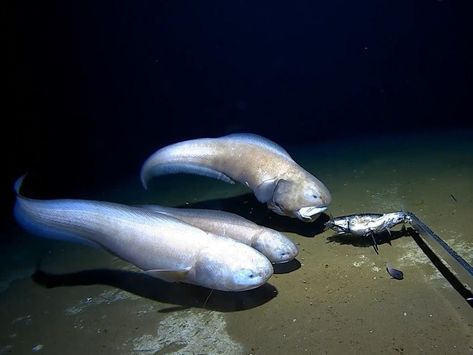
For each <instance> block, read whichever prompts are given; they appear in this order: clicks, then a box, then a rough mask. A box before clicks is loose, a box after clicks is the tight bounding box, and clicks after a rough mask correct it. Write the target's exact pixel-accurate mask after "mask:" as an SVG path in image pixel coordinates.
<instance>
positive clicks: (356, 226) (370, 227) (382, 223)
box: [325, 211, 410, 253]
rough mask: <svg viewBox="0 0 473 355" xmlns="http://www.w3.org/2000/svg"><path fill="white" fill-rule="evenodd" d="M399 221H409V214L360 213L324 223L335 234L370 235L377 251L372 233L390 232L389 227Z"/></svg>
mask: <svg viewBox="0 0 473 355" xmlns="http://www.w3.org/2000/svg"><path fill="white" fill-rule="evenodd" d="M400 223H410V216H409V214H408V213H407V212H402V211H400V212H392V213H384V214H381V213H360V214H352V215H348V216H340V217H335V218H332V219H330V220H329V221H328V222H327V223H325V227H326V228H330V229H332V230H333V231H335V232H336V233H337V234H351V235H355V236H361V237H367V236H370V237H371V239H372V240H373V247H374V250H375V251H376V253H378V244H377V243H376V239H375V238H374V235H375V234H378V233H381V232H385V231H387V232H388V233H390V231H389V229H390V228H392V227H394V226H395V225H398V224H400Z"/></svg>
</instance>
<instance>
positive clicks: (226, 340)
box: [0, 133, 473, 354]
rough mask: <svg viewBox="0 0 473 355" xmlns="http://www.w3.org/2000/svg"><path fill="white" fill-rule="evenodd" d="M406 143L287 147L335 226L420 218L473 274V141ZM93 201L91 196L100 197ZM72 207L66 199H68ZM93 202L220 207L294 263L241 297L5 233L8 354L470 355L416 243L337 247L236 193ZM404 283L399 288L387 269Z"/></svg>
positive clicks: (154, 187) (170, 183)
mask: <svg viewBox="0 0 473 355" xmlns="http://www.w3.org/2000/svg"><path fill="white" fill-rule="evenodd" d="M471 138H472V135H471V134H467V133H451V134H449V135H442V136H440V135H427V134H426V135H414V134H413V135H403V136H386V137H381V138H376V139H375V138H370V139H369V140H368V139H359V140H351V141H343V142H333V143H327V144H323V145H321V144H314V145H306V146H299V147H295V148H292V149H291V148H290V147H288V150H289V152H290V153H291V155H292V156H293V157H294V159H295V160H296V161H298V162H299V163H300V165H302V166H303V167H305V168H306V169H307V170H309V171H311V172H312V173H314V174H315V175H316V176H317V177H319V178H320V179H321V180H322V181H324V182H325V183H326V184H327V186H328V187H329V188H330V190H331V191H332V194H333V204H332V205H331V207H330V211H329V212H330V213H331V214H332V215H335V216H337V215H344V214H352V213H361V212H391V211H397V210H401V209H403V210H408V211H412V212H414V213H415V214H416V215H417V216H418V217H419V218H421V219H422V221H424V222H425V223H426V224H427V225H428V226H429V227H430V228H431V229H432V230H433V231H435V232H436V233H437V234H438V235H440V236H441V237H442V238H443V239H444V240H445V241H446V242H447V243H449V245H450V246H451V247H452V248H453V249H454V250H456V251H457V252H458V253H459V254H460V255H461V256H462V257H463V258H465V259H466V260H467V261H468V262H470V263H472V262H473V234H472V226H473V224H472V220H471V216H473V140H472V139H471ZM91 195H93V193H91ZM67 197H68V196H57V198H67ZM95 198H96V199H101V200H111V201H117V202H122V203H130V204H135V203H158V204H163V205H169V206H187V207H195V208H197V207H205V208H218V209H222V210H228V211H231V212H236V213H239V214H241V215H243V216H244V217H247V218H249V219H252V220H253V221H255V222H257V223H260V224H264V225H267V226H269V227H273V228H275V229H278V230H282V231H284V232H286V233H287V235H288V236H289V237H290V238H291V239H292V240H294V241H295V242H296V243H297V244H298V246H299V248H300V253H299V256H298V258H297V261H294V262H292V263H289V264H287V265H281V266H277V267H276V268H275V269H276V274H275V275H273V277H272V278H271V279H270V280H269V284H267V285H265V286H263V287H262V288H260V289H256V290H252V291H248V292H243V293H225V292H217V291H213V292H210V291H209V290H207V289H204V288H200V287H195V286H190V285H180V284H168V283H166V282H163V281H160V280H155V279H151V278H149V277H147V276H145V275H143V274H141V273H140V272H139V270H137V269H136V268H134V267H132V266H131V265H129V264H127V263H126V262H124V261H121V260H120V259H118V258H116V257H114V256H112V255H110V254H108V253H106V252H103V251H100V250H95V249H91V248H87V247H83V246H79V245H72V244H67V243H61V242H55V241H49V240H43V239H38V238H35V237H32V236H29V235H28V234H27V233H26V232H23V231H22V230H20V229H19V228H12V229H11V230H9V231H7V232H4V233H6V234H7V235H4V238H2V239H3V240H4V243H3V244H2V248H1V251H0V257H1V258H0V267H1V269H0V291H1V292H0V324H1V329H2V332H0V354H8V353H12V354H25V353H31V352H38V353H45V354H64V353H67V354H83V353H101V354H135V353H136V354H155V353H159V354H165V353H176V354H191V353H196V354H197V353H198V354H249V353H251V354H275V353H317V354H320V353H329V354H338V353H347V352H350V353H373V354H379V353H387V354H389V353H392V354H398V353H415V354H419V353H428V354H445V353H458V354H465V353H472V352H473V339H472V337H473V310H472V308H471V307H470V306H469V305H468V304H467V303H466V302H465V300H464V299H463V298H462V297H461V296H460V295H459V294H458V293H457V292H456V291H455V290H454V289H453V288H452V287H451V286H450V284H449V283H448V282H447V280H446V279H445V278H444V277H443V276H442V274H440V273H439V272H438V270H437V269H436V268H435V267H434V266H433V265H432V263H431V261H430V260H429V258H428V257H427V256H426V255H425V254H424V253H423V251H422V250H421V249H420V248H419V247H418V245H417V244H416V242H415V241H414V240H413V239H412V237H410V236H409V235H403V233H401V232H400V229H401V226H399V227H397V228H395V231H397V232H395V233H393V236H392V238H388V237H386V236H383V237H380V239H379V243H380V244H379V254H376V253H375V251H374V250H373V248H372V246H371V241H370V240H363V239H360V238H358V239H357V238H350V237H343V238H340V237H334V236H333V233H332V232H331V231H323V230H322V222H323V218H326V217H322V219H321V220H320V221H318V222H315V223H313V224H306V223H303V222H300V221H296V220H292V219H288V218H284V217H280V216H277V215H275V214H272V213H271V212H268V211H267V210H266V207H265V206H264V205H262V204H259V203H258V202H257V201H256V200H255V198H254V197H253V196H252V195H251V194H250V193H249V191H248V190H246V189H245V188H243V187H242V186H238V185H227V184H224V183H223V182H219V181H214V180H211V179H207V178H203V177H196V176H173V177H162V178H159V179H155V180H153V183H152V184H151V186H150V189H149V191H144V190H143V189H142V188H141V187H140V186H139V179H138V177H136V178H133V179H130V180H124V181H118V182H117V183H115V184H114V185H113V186H109V187H107V189H101V191H100V193H97V194H96V197H95ZM387 261H389V262H390V263H391V264H392V265H393V266H394V267H396V268H398V269H400V270H402V271H403V272H404V279H403V280H394V279H391V277H390V276H389V275H388V273H387V272H386V262H387Z"/></svg>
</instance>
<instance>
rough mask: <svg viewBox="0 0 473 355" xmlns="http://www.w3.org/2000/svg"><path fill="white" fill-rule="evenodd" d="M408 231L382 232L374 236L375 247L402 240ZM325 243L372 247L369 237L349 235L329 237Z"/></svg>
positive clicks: (407, 234)
mask: <svg viewBox="0 0 473 355" xmlns="http://www.w3.org/2000/svg"><path fill="white" fill-rule="evenodd" d="M409 235H410V234H409V231H408V230H407V229H404V228H403V229H401V230H399V231H391V234H389V233H388V232H383V233H379V234H375V236H374V237H375V239H376V243H377V245H378V246H379V245H382V244H391V241H392V240H395V239H398V238H402V237H405V236H409ZM327 243H338V244H350V245H353V246H355V247H361V248H366V247H372V246H373V240H372V239H371V237H370V236H367V237H363V236H356V235H351V234H335V235H332V236H330V237H327Z"/></svg>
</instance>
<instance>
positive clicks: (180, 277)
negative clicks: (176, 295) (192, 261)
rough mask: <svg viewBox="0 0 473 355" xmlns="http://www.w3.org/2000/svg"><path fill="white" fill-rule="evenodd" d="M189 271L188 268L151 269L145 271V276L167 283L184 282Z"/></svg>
mask: <svg viewBox="0 0 473 355" xmlns="http://www.w3.org/2000/svg"><path fill="white" fill-rule="evenodd" d="M190 269H191V267H190V266H189V267H186V268H183V269H151V270H146V271H145V274H146V275H149V276H151V277H156V278H158V279H161V280H164V281H168V282H180V281H184V280H185V278H186V276H187V274H188V272H189V271H190Z"/></svg>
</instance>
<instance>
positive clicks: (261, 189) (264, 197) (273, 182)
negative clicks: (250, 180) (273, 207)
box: [254, 178, 278, 202]
mask: <svg viewBox="0 0 473 355" xmlns="http://www.w3.org/2000/svg"><path fill="white" fill-rule="evenodd" d="M277 184H278V180H277V179H276V178H275V179H270V180H265V181H263V182H262V183H261V184H259V185H258V186H256V189H255V191H254V193H255V196H256V198H257V199H258V201H259V202H268V201H270V200H271V199H272V197H273V194H274V189H275V188H276V186H277Z"/></svg>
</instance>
